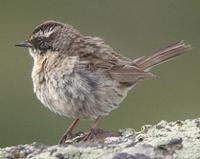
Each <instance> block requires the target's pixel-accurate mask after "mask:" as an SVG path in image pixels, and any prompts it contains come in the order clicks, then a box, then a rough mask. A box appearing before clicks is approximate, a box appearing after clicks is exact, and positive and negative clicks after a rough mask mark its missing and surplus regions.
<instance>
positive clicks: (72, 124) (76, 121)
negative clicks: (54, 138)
mask: <svg viewBox="0 0 200 159" xmlns="http://www.w3.org/2000/svg"><path fill="white" fill-rule="evenodd" d="M79 120H80V119H79V118H76V119H75V120H73V122H72V123H71V124H70V125H69V127H68V128H67V130H66V131H65V133H64V134H63V136H62V137H61V138H60V140H59V144H65V140H66V139H67V137H68V136H71V135H72V131H73V129H74V127H75V126H76V124H77V123H78V121H79Z"/></svg>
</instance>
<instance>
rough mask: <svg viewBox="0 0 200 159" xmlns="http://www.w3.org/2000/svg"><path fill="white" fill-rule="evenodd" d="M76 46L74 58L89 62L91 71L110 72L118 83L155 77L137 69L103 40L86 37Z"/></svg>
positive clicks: (130, 61) (78, 41)
mask: <svg viewBox="0 0 200 159" xmlns="http://www.w3.org/2000/svg"><path fill="white" fill-rule="evenodd" d="M74 45H75V46H74V48H76V50H73V49H71V50H73V51H72V52H71V55H72V56H79V59H80V61H84V62H86V61H87V62H88V63H87V65H88V68H89V69H90V70H91V71H97V70H102V71H105V72H108V74H109V75H110V77H111V78H113V79H114V80H116V81H118V82H134V81H135V80H138V79H144V78H150V77H152V76H153V74H152V73H149V72H146V71H144V70H142V69H139V68H137V67H136V66H135V65H134V63H133V61H132V60H131V59H129V58H127V57H124V56H122V55H120V54H117V53H116V52H115V51H114V50H113V49H112V48H111V47H110V46H109V45H107V44H105V42H104V41H103V40H102V39H101V38H98V37H90V36H85V37H82V38H80V39H77V40H76V41H75V42H74ZM77 48H78V49H77ZM69 54H70V53H69Z"/></svg>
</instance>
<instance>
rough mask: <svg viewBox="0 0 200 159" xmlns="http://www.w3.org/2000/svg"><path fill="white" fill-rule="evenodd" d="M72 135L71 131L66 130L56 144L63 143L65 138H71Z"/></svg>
mask: <svg viewBox="0 0 200 159" xmlns="http://www.w3.org/2000/svg"><path fill="white" fill-rule="evenodd" d="M73 137H74V135H73V134H72V132H71V131H68V132H66V133H65V134H64V135H63V136H62V137H61V138H60V140H59V142H58V144H60V145H64V144H65V141H66V140H68V139H72V138H73Z"/></svg>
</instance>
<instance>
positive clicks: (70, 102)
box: [15, 20, 191, 144]
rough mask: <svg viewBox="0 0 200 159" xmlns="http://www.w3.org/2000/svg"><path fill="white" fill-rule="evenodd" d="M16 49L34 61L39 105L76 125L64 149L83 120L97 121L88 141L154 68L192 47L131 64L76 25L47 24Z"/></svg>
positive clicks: (180, 46)
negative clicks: (24, 50)
mask: <svg viewBox="0 0 200 159" xmlns="http://www.w3.org/2000/svg"><path fill="white" fill-rule="evenodd" d="M15 46H18V47H25V48H28V50H29V53H30V55H31V56H32V58H33V61H34V62H33V69H32V75H31V76H32V81H33V89H34V93H35V94H36V96H37V98H38V99H39V100H40V102H41V103H42V104H43V105H44V106H45V107H47V108H49V109H50V110H51V111H53V112H55V113H57V114H59V115H61V116H65V117H68V118H73V122H72V123H71V124H70V125H69V126H68V128H67V130H66V132H65V133H64V135H63V136H62V137H61V139H60V140H59V144H64V143H65V141H66V139H67V138H68V137H69V136H70V135H71V134H72V131H73V129H74V128H75V126H76V125H77V123H78V122H79V121H80V119H88V120H92V121H93V124H92V126H91V129H90V131H89V133H88V134H87V136H86V137H85V139H86V141H87V139H88V138H89V136H90V135H91V134H92V130H95V129H96V128H97V124H98V122H99V119H100V118H101V117H102V116H104V115H109V114H110V112H111V111H112V110H114V109H116V108H118V107H119V104H120V103H121V102H122V101H123V100H124V98H125V97H126V96H127V93H128V92H129V91H130V90H131V89H133V88H134V87H135V85H137V84H138V83H140V81H143V80H146V79H152V78H154V77H155V75H154V74H153V73H152V72H150V70H151V68H153V67H154V66H157V65H159V64H161V63H164V62H166V61H168V60H171V59H173V58H175V57H177V56H179V55H182V54H183V53H185V52H188V50H189V49H190V48H191V46H190V45H189V44H186V43H185V42H184V41H183V40H181V41H178V42H176V43H172V44H170V45H168V46H167V47H165V48H163V49H160V50H158V51H156V52H154V53H153V54H150V55H146V56H142V57H139V58H136V59H135V60H132V59H131V58H128V57H125V56H123V55H122V54H119V53H117V52H116V51H115V50H114V49H113V48H112V47H111V46H109V45H108V44H106V43H105V41H104V40H103V39H102V38H100V37H94V36H87V35H83V34H82V33H80V32H79V30H77V29H75V28H74V27H73V26H72V25H69V24H65V23H62V22H58V21H54V20H48V21H45V22H43V23H41V24H39V25H38V26H36V28H35V29H34V30H33V32H32V33H31V35H30V36H29V37H28V38H27V40H24V41H20V42H17V43H16V44H15Z"/></svg>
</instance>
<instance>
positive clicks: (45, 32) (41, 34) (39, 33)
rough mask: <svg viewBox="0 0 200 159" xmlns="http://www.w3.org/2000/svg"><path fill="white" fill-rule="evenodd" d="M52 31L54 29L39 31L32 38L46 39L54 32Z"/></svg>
mask: <svg viewBox="0 0 200 159" xmlns="http://www.w3.org/2000/svg"><path fill="white" fill-rule="evenodd" d="M54 29H55V28H50V29H47V30H45V31H43V30H40V31H38V32H37V33H36V34H35V35H34V37H38V36H42V37H47V38H48V37H49V36H50V35H51V34H52V33H53V32H54Z"/></svg>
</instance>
